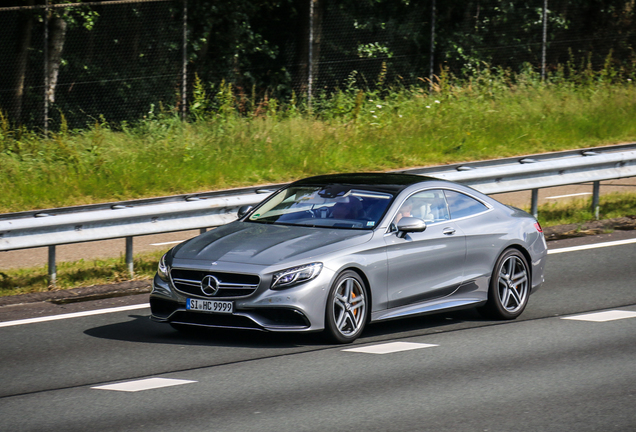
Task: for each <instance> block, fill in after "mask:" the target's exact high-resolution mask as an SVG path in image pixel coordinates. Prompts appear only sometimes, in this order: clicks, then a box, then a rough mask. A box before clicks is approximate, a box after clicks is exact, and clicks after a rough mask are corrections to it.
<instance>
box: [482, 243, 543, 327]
mask: <svg viewBox="0 0 636 432" xmlns="http://www.w3.org/2000/svg"><path fill="white" fill-rule="evenodd" d="M529 296H530V270H529V267H528V262H527V261H526V258H525V257H524V256H523V254H522V253H521V252H519V251H518V250H517V249H506V250H505V251H504V252H503V253H502V254H501V256H500V257H499V259H498V260H497V262H496V264H495V267H494V269H493V271H492V276H491V278H490V287H489V289H488V301H487V302H486V304H485V305H484V306H483V307H481V308H479V309H478V311H479V313H480V314H481V315H482V316H484V317H486V318H492V319H499V320H513V319H515V318H517V317H518V316H519V315H521V313H522V312H523V310H524V309H525V308H526V305H527V304H528V297H529Z"/></svg>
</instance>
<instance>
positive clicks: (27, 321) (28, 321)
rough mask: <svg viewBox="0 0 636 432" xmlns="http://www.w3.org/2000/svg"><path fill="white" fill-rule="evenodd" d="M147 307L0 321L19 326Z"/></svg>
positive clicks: (131, 306) (136, 306) (5, 324)
mask: <svg viewBox="0 0 636 432" xmlns="http://www.w3.org/2000/svg"><path fill="white" fill-rule="evenodd" d="M147 307H150V304H149V303H142V304H136V305H129V306H119V307H114V308H108V309H97V310H90V311H83V312H73V313H67V314H61V315H50V316H44V317H37V318H27V319H21V320H15V321H5V322H0V327H12V326H17V325H21V324H33V323H39V322H46V321H56V320H63V319H68V318H79V317H85V316H91V315H101V314H107V313H113V312H123V311H129V310H135V309H144V308H147Z"/></svg>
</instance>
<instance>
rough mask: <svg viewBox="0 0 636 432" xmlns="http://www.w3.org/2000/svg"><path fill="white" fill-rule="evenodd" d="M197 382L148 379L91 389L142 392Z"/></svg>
mask: <svg viewBox="0 0 636 432" xmlns="http://www.w3.org/2000/svg"><path fill="white" fill-rule="evenodd" d="M195 382H197V381H190V380H178V379H170V378H147V379H142V380H136V381H128V382H122V383H118V384H108V385H102V386H97V387H91V388H92V389H95V390H115V391H125V392H138V391H142V390H151V389H156V388H162V387H170V386H176V385H181V384H191V383H195Z"/></svg>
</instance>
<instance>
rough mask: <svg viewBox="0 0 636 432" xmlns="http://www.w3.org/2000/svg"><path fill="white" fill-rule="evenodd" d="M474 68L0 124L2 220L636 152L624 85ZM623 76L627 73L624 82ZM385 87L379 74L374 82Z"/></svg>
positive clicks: (633, 112) (630, 101)
mask: <svg viewBox="0 0 636 432" xmlns="http://www.w3.org/2000/svg"><path fill="white" fill-rule="evenodd" d="M566 75H567V74H566V72H565V71H564V70H563V69H559V70H557V71H556V72H555V73H554V74H553V75H552V76H551V77H550V79H549V80H548V81H547V82H541V81H540V80H539V78H538V76H537V74H536V73H534V72H532V71H531V70H529V71H527V72H525V73H522V74H512V73H509V72H506V71H501V70H491V69H488V68H485V69H484V71H483V72H482V73H481V74H479V75H477V76H474V77H472V78H470V79H467V80H458V79H456V78H455V77H453V76H451V75H450V74H448V73H447V72H444V73H443V74H442V75H441V76H440V77H438V78H437V79H436V81H435V82H434V83H433V85H432V88H429V83H427V82H424V81H423V82H422V86H421V87H418V86H413V87H403V86H387V85H384V84H383V83H381V82H380V83H379V84H381V85H379V86H377V87H376V90H362V89H360V88H359V87H358V86H357V83H356V82H355V76H352V78H351V80H349V82H347V83H346V85H345V87H344V88H343V89H342V90H338V91H336V92H334V93H332V94H329V95H326V94H324V95H320V96H319V97H316V98H314V101H313V104H312V107H311V109H310V108H309V107H308V106H307V104H306V101H299V100H297V99H296V98H295V97H293V98H292V100H291V101H287V102H286V103H281V102H280V101H277V100H275V99H268V98H267V97H265V98H264V99H262V100H259V101H257V100H255V98H254V97H253V96H252V97H247V96H245V95H237V94H235V92H234V91H233V89H232V88H231V86H230V85H226V84H225V83H222V84H221V85H220V86H218V87H211V86H207V85H205V84H204V83H201V82H200V81H198V82H197V83H196V85H195V90H194V94H193V95H192V99H193V103H192V105H191V112H190V120H189V121H188V122H183V121H181V120H180V119H179V117H178V115H177V114H176V113H175V112H174V111H172V110H170V109H165V108H163V107H161V106H159V107H152V108H151V110H150V111H149V113H148V114H147V115H146V117H145V118H144V119H142V120H141V121H139V122H137V123H135V124H122V125H117V126H116V127H115V126H113V125H110V124H108V122H106V121H105V120H103V119H98V120H96V121H95V122H94V123H93V124H91V125H88V126H87V128H85V129H83V130H68V128H67V127H66V125H65V122H64V118H63V116H62V122H61V124H60V125H59V128H58V129H59V130H58V131H57V132H55V133H52V134H50V135H49V136H48V137H47V138H43V137H42V136H41V134H39V133H37V131H29V130H25V129H23V128H16V127H14V126H12V125H10V124H9V123H8V121H7V120H6V117H5V116H2V117H0V212H10V211H21V210H27V209H37V208H47V207H58V206H66V205H76V204H86V203H94V202H104V201H112V200H124V199H134V198H141V197H149V196H160V195H167V194H175V193H191V192H197V191H204V190H213V189H220V188H227V187H235V186H243V185H253V184H261V183H270V182H285V181H290V180H293V179H297V178H301V177H305V176H309V175H314V174H322V173H332V172H350V171H381V170H390V169H398V168H405V167H413V166H425V165H433V164H444V163H451V162H459V161H469V160H479V159H488V158H499V157H506V156H513V155H521V154H527V153H536V152H544V151H555V150H562V149H571V148H579V147H587V146H596V145H603V144H612V143H619V142H626V141H634V140H636V121H635V120H634V119H636V83H634V82H633V81H631V79H632V78H628V77H629V76H630V75H629V74H626V73H624V72H623V73H621V74H610V73H609V72H607V71H605V72H604V71H599V72H594V71H586V70H583V71H581V72H580V73H572V72H570V73H569V75H568V76H567V77H566ZM632 75H633V73H632ZM381 80H382V76H381V77H380V78H379V81H381Z"/></svg>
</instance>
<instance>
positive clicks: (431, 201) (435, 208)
mask: <svg viewBox="0 0 636 432" xmlns="http://www.w3.org/2000/svg"><path fill="white" fill-rule="evenodd" d="M407 216H412V217H416V218H419V219H422V220H424V221H425V222H427V223H435V222H440V221H444V220H448V219H450V216H449V214H448V206H447V205H446V198H445V197H444V192H442V191H441V190H439V189H433V190H426V191H422V192H418V193H416V194H415V195H411V196H410V197H409V198H407V199H406V201H404V203H402V205H401V206H400V210H399V211H398V213H397V215H396V216H395V219H393V223H394V224H397V223H398V221H399V220H400V219H402V218H403V217H407Z"/></svg>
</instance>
